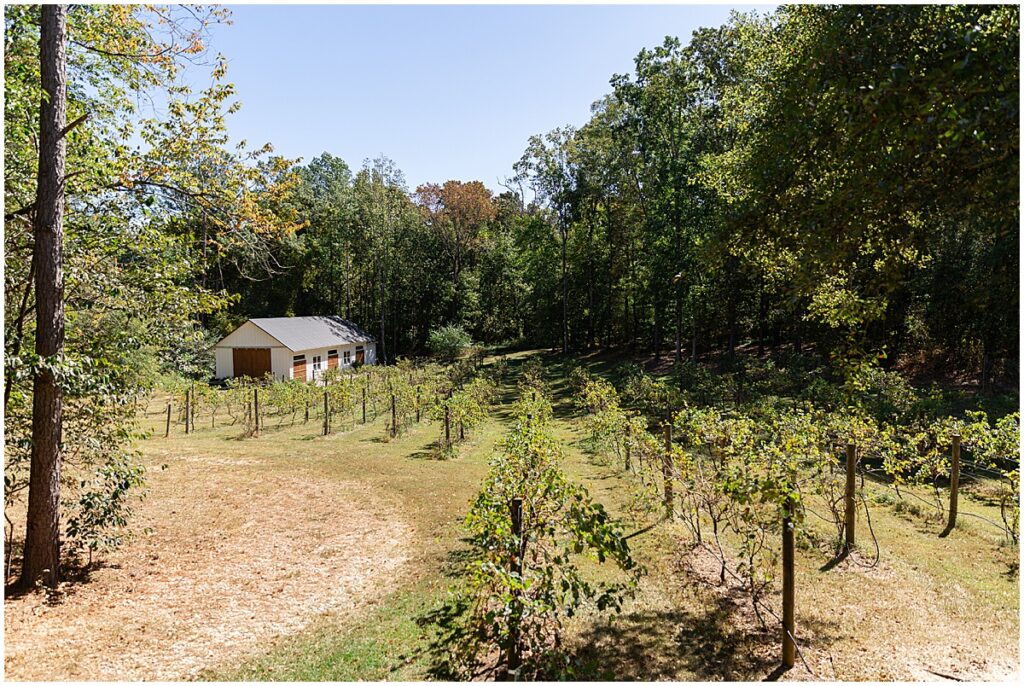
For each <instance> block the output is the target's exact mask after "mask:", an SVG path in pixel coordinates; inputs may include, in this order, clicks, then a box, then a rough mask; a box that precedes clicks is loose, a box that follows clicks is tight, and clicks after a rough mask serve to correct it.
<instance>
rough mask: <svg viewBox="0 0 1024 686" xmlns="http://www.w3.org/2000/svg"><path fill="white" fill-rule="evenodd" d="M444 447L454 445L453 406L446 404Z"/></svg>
mask: <svg viewBox="0 0 1024 686" xmlns="http://www.w3.org/2000/svg"><path fill="white" fill-rule="evenodd" d="M444 447H445V448H450V447H452V408H450V407H449V406H448V405H445V406H444Z"/></svg>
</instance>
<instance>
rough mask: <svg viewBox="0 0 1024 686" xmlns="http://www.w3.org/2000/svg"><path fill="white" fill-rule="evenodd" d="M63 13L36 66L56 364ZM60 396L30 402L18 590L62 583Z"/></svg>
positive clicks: (42, 304)
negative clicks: (29, 459) (29, 448)
mask: <svg viewBox="0 0 1024 686" xmlns="http://www.w3.org/2000/svg"><path fill="white" fill-rule="evenodd" d="M66 21H67V6H66V5H43V7H42V21H41V24H40V26H41V30H40V38H39V66H40V76H41V82H42V89H43V94H44V95H43V98H42V103H41V106H40V116H39V171H38V177H37V188H36V217H35V234H36V235H35V246H34V259H35V264H36V274H35V280H36V353H37V354H38V355H39V356H40V357H42V358H44V359H53V358H54V357H56V356H58V355H59V354H60V353H62V352H63V348H64V274H63V250H62V243H63V233H64V188H63V184H64V154H65V142H64V135H63V129H64V125H65V121H66V114H67V83H66V77H65V61H66V53H65V39H66ZM63 401H64V398H63V392H62V391H61V388H60V386H59V385H58V384H57V380H56V378H55V376H54V373H53V371H51V370H49V369H42V370H40V371H39V372H37V374H36V376H35V379H34V383H33V397H32V463H31V468H30V474H29V492H28V515H27V529H26V532H25V554H24V559H23V563H22V570H21V578H20V580H19V585H20V586H21V587H23V588H30V587H31V586H33V585H35V584H36V583H37V582H42V583H43V584H45V585H47V586H50V587H54V586H56V585H57V582H58V581H59V579H60V466H61V465H60V463H61V427H62V416H61V415H62V410H63Z"/></svg>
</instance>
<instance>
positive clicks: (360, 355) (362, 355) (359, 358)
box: [356, 345, 366, 364]
mask: <svg viewBox="0 0 1024 686" xmlns="http://www.w3.org/2000/svg"><path fill="white" fill-rule="evenodd" d="M356 363H358V364H366V351H365V350H363V346H361V345H360V346H356Z"/></svg>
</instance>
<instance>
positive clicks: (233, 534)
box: [5, 443, 411, 680]
mask: <svg viewBox="0 0 1024 686" xmlns="http://www.w3.org/2000/svg"><path fill="white" fill-rule="evenodd" d="M165 445H166V447H161V448H156V449H154V448H153V447H152V446H148V447H149V448H150V449H149V450H148V451H147V452H148V454H149V455H148V456H149V457H150V458H155V459H160V460H161V461H166V463H167V469H166V470H164V471H156V472H155V473H154V475H153V478H152V481H151V494H150V496H149V498H148V499H147V500H146V501H145V502H144V503H143V505H142V507H141V508H140V512H139V521H138V522H137V524H138V526H139V527H140V528H142V527H149V528H151V529H152V533H151V534H142V535H140V536H138V537H137V538H136V539H135V540H133V541H132V542H131V543H129V544H128V545H127V546H125V547H124V548H123V549H122V550H120V551H118V552H117V553H114V554H113V555H111V556H109V557H108V558H106V559H105V560H104V565H103V566H102V567H101V568H99V569H97V570H96V571H94V572H93V573H92V574H91V578H90V579H89V581H88V583H85V584H73V585H69V586H66V587H65V588H64V589H63V590H64V593H65V595H64V597H63V598H61V599H60V601H59V602H55V603H54V602H47V599H46V598H45V597H44V596H43V595H41V594H32V595H28V596H24V597H21V598H16V599H12V600H9V601H8V602H7V603H6V607H5V639H6V654H5V667H6V672H7V676H8V677H9V678H14V679H31V680H35V679H44V680H45V679H104V680H108V679H110V680H112V679H122V680H136V679H178V678H183V677H191V676H194V675H195V674H196V673H197V672H198V671H199V670H200V669H201V668H202V667H204V666H207V665H209V664H210V663H213V662H217V661H221V660H226V659H231V657H232V656H237V655H241V654H243V653H245V652H248V651H251V650H252V649H253V648H255V647H257V646H259V645H260V644H262V643H264V642H266V641H267V640H268V639H270V638H272V637H274V636H277V635H281V634H287V633H292V632H295V631H297V630H299V629H301V628H302V627H304V626H305V625H306V624H307V623H308V621H309V620H310V618H311V617H314V616H316V615H318V614H320V613H322V612H325V611H339V612H344V613H354V612H357V611H358V610H359V609H361V608H363V607H365V606H366V605H367V604H368V603H370V602H372V601H374V600H376V599H379V598H381V597H383V596H384V595H385V594H386V593H387V592H388V590H390V588H391V587H393V584H394V582H395V581H396V577H397V575H398V573H399V572H400V571H401V569H402V567H403V566H404V565H405V563H406V561H407V556H408V555H407V545H408V539H409V538H410V534H411V530H410V527H409V526H408V525H406V524H405V523H404V521H403V513H402V512H401V509H400V507H399V506H398V505H397V503H396V502H395V501H394V499H392V498H389V497H388V496H387V494H386V493H380V492H378V491H376V490H375V489H373V488H370V487H367V486H366V485H364V484H361V483H359V482H356V481H349V482H340V481H329V480H326V479H310V478H308V477H306V476H304V475H294V476H293V475H289V474H286V473H281V470H274V469H267V465H266V464H265V463H264V461H263V460H260V459H250V460H239V459H235V460H225V459H223V458H222V457H218V458H214V459H206V458H204V457H202V456H201V455H199V454H189V453H185V454H180V455H175V454H174V453H175V451H174V449H173V443H168V444H165Z"/></svg>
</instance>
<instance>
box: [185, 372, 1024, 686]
mask: <svg viewBox="0 0 1024 686" xmlns="http://www.w3.org/2000/svg"><path fill="white" fill-rule="evenodd" d="M516 358H519V359H521V358H522V355H517V356H516ZM513 362H514V361H513ZM590 366H591V370H592V371H594V372H596V373H601V372H607V371H608V368H609V364H608V362H607V361H603V360H598V361H596V362H594V363H593V364H591V365H590ZM546 371H547V373H548V374H549V380H550V382H551V390H552V392H553V394H554V397H555V414H556V418H557V420H558V421H557V431H558V433H559V436H560V438H562V439H563V441H564V442H565V444H566V446H567V464H566V471H567V473H568V474H569V475H570V476H571V477H572V478H574V479H577V480H579V481H581V482H583V483H584V484H586V485H587V487H588V488H589V489H590V491H591V493H592V494H593V495H594V496H595V497H596V498H597V499H598V500H600V501H601V502H603V503H604V504H605V505H606V506H607V507H608V508H609V509H610V510H611V511H613V512H617V513H619V514H620V515H623V516H625V513H626V510H627V507H628V504H629V502H630V498H631V495H632V492H631V488H630V484H629V482H628V481H627V480H625V479H624V478H623V476H622V474H621V472H620V470H619V469H618V468H617V465H612V464H610V463H609V461H608V460H606V459H603V458H601V457H599V456H595V455H592V454H589V453H587V452H586V451H585V450H584V449H583V446H582V435H581V434H580V432H579V431H578V428H577V423H576V421H575V419H574V411H573V406H572V399H571V397H570V394H569V392H568V390H567V388H566V374H565V365H564V364H562V363H560V362H559V361H558V360H557V359H551V360H548V361H547V363H546ZM503 391H504V398H505V402H506V403H507V402H509V401H510V400H511V399H512V397H513V394H512V391H511V388H505V389H503ZM505 409H506V408H502V407H499V408H498V409H497V411H496V412H495V415H494V418H493V419H492V420H491V421H489V422H488V423H487V425H486V427H485V428H484V430H483V431H482V432H481V437H482V436H485V435H486V436H487V439H486V440H483V439H482V438H481V440H480V441H479V442H480V443H491V444H492V445H493V441H495V440H497V439H498V438H500V434H501V429H502V428H503V422H504V419H505V412H504V410H505ZM483 459H485V455H483V454H481V453H479V452H477V451H469V452H468V453H467V454H465V455H464V456H463V457H460V458H459V459H458V460H454V461H452V462H450V463H445V466H446V467H451V466H457V467H459V471H460V473H461V472H462V467H463V465H465V466H468V465H471V464H474V463H477V461H481V462H479V463H478V466H479V467H480V468H481V471H480V472H477V473H476V476H479V474H482V468H483V463H482V460H483ZM432 466H435V467H436V466H437V464H434V465H432ZM869 489H870V490H871V492H872V493H873V494H874V495H875V496H877V497H878V498H880V499H882V500H884V499H885V496H884V494H885V490H884V487H883V486H880V485H879V486H870V485H869ZM471 493H472V489H471V488H466V489H465V491H464V493H463V495H464V496H465V498H464V499H463V500H462V502H461V503H453V505H456V507H455V509H454V510H453V511H456V512H458V513H459V515H460V516H461V514H462V513H464V512H465V506H466V504H467V502H468V497H469V496H470V495H471ZM921 495H922V496H923V497H925V496H927V494H925V493H921ZM961 511H963V512H973V513H976V514H983V515H984V516H988V517H993V516H996V517H997V516H998V515H997V513H994V512H993V508H991V507H986V506H985V505H983V504H982V503H980V502H977V501H975V500H972V499H970V498H965V499H963V501H962V505H961ZM871 513H872V524H873V527H874V531H875V534H876V536H877V539H878V543H879V546H880V548H881V550H882V556H881V560H880V561H879V563H878V564H877V565H875V566H873V567H872V566H871V562H872V560H873V543H872V542H871V539H870V536H868V535H867V534H866V533H865V534H862V537H861V540H862V541H863V542H864V543H863V545H864V549H863V550H862V551H861V552H860V553H859V554H857V555H855V556H854V557H853V558H851V559H850V560H847V561H845V562H844V563H841V564H839V565H838V566H836V567H834V568H831V569H823V568H824V567H826V566H827V565H828V563H829V561H830V557H831V556H830V551H829V550H828V549H819V548H816V547H814V546H811V545H809V544H807V543H806V542H805V545H804V546H803V548H802V549H801V550H800V551H799V555H798V570H799V571H798V582H797V583H798V623H799V626H800V630H801V648H802V652H803V653H804V658H805V659H806V661H807V664H808V667H809V668H810V669H811V670H813V675H814V676H817V677H818V678H824V679H921V678H934V674H933V673H932V672H939V673H946V674H954V675H956V674H959V675H961V676H964V677H967V676H970V677H973V678H1004V677H1005V676H1006V675H1007V674H1012V673H1013V672H1014V671H1015V670H1016V668H1017V667H1016V665H1017V663H1018V657H1017V655H1018V654H1017V648H1016V645H1017V637H1018V635H1019V627H1018V620H1017V616H1018V607H1019V595H1018V583H1017V579H1016V577H1015V576H1014V574H1013V573H1012V571H1011V570H1012V568H1013V563H1014V560H1015V559H1016V556H1017V551H1016V549H1012V548H1007V547H1005V546H1001V545H1000V544H999V541H998V536H997V535H996V534H994V533H992V532H990V531H988V530H986V528H985V527H984V526H978V525H977V524H975V522H973V521H971V520H970V518H963V522H962V524H961V525H960V526H959V527H958V529H957V531H956V532H954V534H953V535H952V536H950V537H948V538H939V537H938V533H939V532H940V531H941V530H942V528H943V526H942V522H941V521H940V520H939V519H937V518H934V517H929V516H928V514H927V513H926V512H923V511H922V512H921V513H920V514H914V513H912V512H910V511H909V510H906V509H904V510H903V511H899V508H896V507H894V506H893V505H891V504H881V503H876V504H875V505H873V506H872V509H871ZM457 519H458V517H455V518H454V520H452V528H451V530H450V531H451V536H450V537H449V538H447V539H446V541H439V546H438V548H436V549H435V550H434V553H435V554H441V553H442V552H443V550H448V551H454V550H457V549H458V543H457V536H458V534H457V531H458V529H457V526H456V525H457V521H455V520H457ZM655 521H656V518H647V519H643V518H640V519H636V520H631V521H630V526H633V527H635V530H636V531H640V530H642V529H645V528H646V527H647V526H649V525H651V524H654V523H655ZM812 528H813V525H812ZM829 533H830V532H828V531H827V530H824V529H823V530H820V531H817V534H818V535H819V536H820V537H822V538H827V536H828V535H829ZM688 540H689V537H688V535H687V534H686V532H685V531H684V530H683V527H682V526H681V525H679V524H671V525H669V524H659V525H657V526H656V527H655V528H653V529H652V530H650V531H646V532H644V533H641V534H639V535H638V536H636V537H635V538H633V539H631V543H632V544H633V546H634V549H635V551H636V553H637V556H638V558H639V559H641V560H643V562H644V564H645V565H646V566H647V568H648V571H649V573H648V576H647V577H646V578H645V580H644V582H643V584H642V586H641V589H640V592H639V593H638V594H637V596H636V598H634V599H633V600H632V601H631V602H630V603H629V605H628V606H627V609H626V611H625V612H624V613H623V615H621V616H619V617H615V618H612V619H599V618H594V617H582V618H579V619H578V620H576V621H575V622H574V624H573V625H572V635H571V637H570V642H569V647H570V649H571V650H573V651H574V653H575V656H576V662H577V672H576V676H577V677H578V678H595V679H597V678H607V679H677V680H695V679H701V680H704V679H723V678H724V679H763V678H764V677H765V676H767V675H770V674H771V673H772V670H773V669H774V668H775V665H776V664H777V658H778V655H777V653H778V637H777V635H776V634H777V631H775V629H774V627H773V625H771V624H769V626H768V628H767V629H765V628H763V627H761V626H760V625H759V624H758V623H757V621H756V619H755V618H754V616H753V612H752V609H751V608H750V607H749V603H748V602H746V600H745V598H744V597H743V594H742V593H741V592H740V591H739V590H738V589H736V588H734V587H733V585H732V584H726V586H725V587H723V588H719V587H717V570H716V569H715V563H714V561H713V560H710V559H709V558H708V557H707V556H706V555H703V554H701V552H700V551H699V550H696V551H695V550H693V549H691V547H690V545H689V544H688ZM727 547H728V541H727ZM442 557H443V555H442ZM440 560H441V558H439V557H434V558H433V560H432V566H433V569H424V570H423V576H422V577H421V578H420V579H419V580H418V581H417V582H416V583H414V584H411V585H409V586H408V587H406V588H405V589H403V590H402V591H401V592H398V593H396V594H394V595H392V596H390V597H389V598H387V599H386V600H385V601H384V602H383V603H382V604H381V606H380V607H378V608H377V609H376V610H375V611H374V612H372V613H371V614H370V615H369V616H368V617H367V618H365V619H364V620H363V621H362V622H360V623H359V624H358V625H356V624H346V623H345V622H338V621H332V620H330V619H325V620H322V621H321V622H320V623H318V624H316V625H314V626H312V627H310V628H309V629H308V630H307V631H305V632H303V633H302V634H299V635H297V636H294V637H292V638H290V639H288V640H286V641H285V642H283V643H281V644H279V645H275V646H273V647H272V648H270V649H269V650H268V651H267V652H266V653H265V654H263V655H260V656H257V657H254V658H253V659H252V660H251V661H249V662H246V663H244V664H242V665H240V666H231V667H228V668H225V669H220V670H214V671H210V672H208V673H206V674H205V675H204V676H207V677H210V678H273V679H304V678H317V679H348V678H366V679H381V678H389V679H419V678H423V677H424V676H425V675H427V674H428V669H429V656H428V655H426V654H425V653H424V652H423V650H424V648H425V641H424V639H423V636H424V630H423V629H421V628H420V627H419V626H417V623H416V616H419V615H422V614H423V613H424V612H425V611H426V610H428V609H429V608H430V607H432V606H433V605H435V604H436V603H437V602H439V600H440V599H441V598H442V597H443V596H444V594H445V592H446V587H447V585H448V584H449V583H450V580H449V579H447V578H446V577H445V575H444V573H443V566H444V565H443V562H441V561H440ZM424 561H427V560H426V559H425V560H424ZM709 582H710V583H709ZM777 604H778V603H777V600H776V602H775V605H776V606H777ZM879 636H888V637H890V638H889V639H888V640H879V638H878V637H879ZM787 678H813V677H812V674H811V673H810V672H807V670H805V669H803V667H802V665H801V666H798V668H797V669H796V670H794V672H792V673H790V674H789V675H787Z"/></svg>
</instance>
